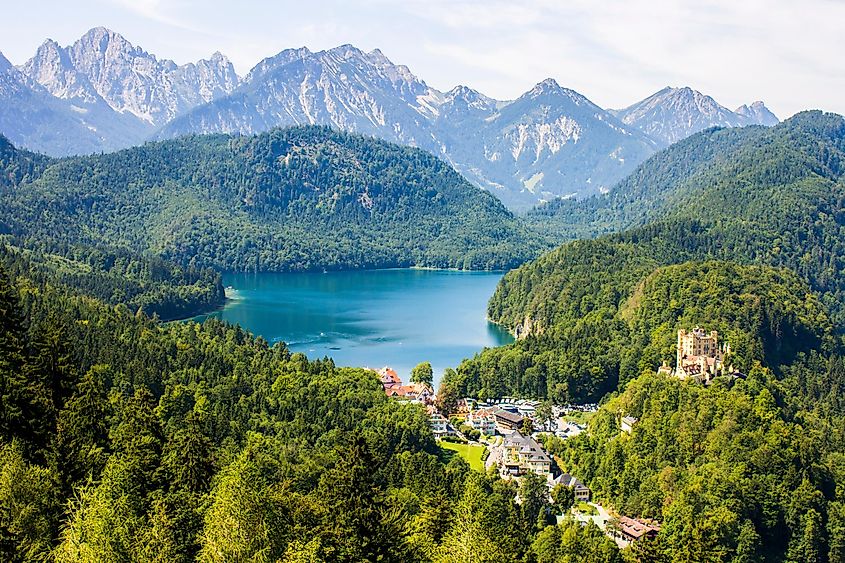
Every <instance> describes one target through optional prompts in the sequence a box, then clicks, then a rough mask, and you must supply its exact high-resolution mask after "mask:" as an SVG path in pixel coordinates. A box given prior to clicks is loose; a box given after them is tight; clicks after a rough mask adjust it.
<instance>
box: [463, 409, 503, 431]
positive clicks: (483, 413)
mask: <svg viewBox="0 0 845 563" xmlns="http://www.w3.org/2000/svg"><path fill="white" fill-rule="evenodd" d="M466 422H467V424H469V425H470V426H472V427H473V428H475V429H476V430H478V431H479V432H481V433H482V434H484V435H485V436H493V435H495V434H496V415H495V414H493V409H490V408H488V409H479V410H477V411H473V412H471V413H469V414H468V415H467V418H466Z"/></svg>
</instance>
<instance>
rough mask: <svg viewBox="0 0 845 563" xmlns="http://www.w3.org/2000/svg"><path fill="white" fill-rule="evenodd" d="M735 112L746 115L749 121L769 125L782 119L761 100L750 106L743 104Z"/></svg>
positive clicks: (775, 123)
mask: <svg viewBox="0 0 845 563" xmlns="http://www.w3.org/2000/svg"><path fill="white" fill-rule="evenodd" d="M734 113H735V114H737V115H741V116H742V117H744V118H745V119H746V120H747V121H748V122H749V123H757V124H759V125H766V126H767V127H771V126H772V125H777V124H778V123H780V120H779V119H778V118H777V116H776V115H775V114H773V113H772V112H771V111H769V108H767V107H766V104H764V103H763V102H761V101H759V100H758V101H756V102H754V103H753V104H751V105H750V106H748V105H745V104H743V105H741V106H739V107H738V108H736V110H734Z"/></svg>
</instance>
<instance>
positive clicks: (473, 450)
mask: <svg viewBox="0 0 845 563" xmlns="http://www.w3.org/2000/svg"><path fill="white" fill-rule="evenodd" d="M440 450H441V452H442V454H443V458H444V459H445V460H446V461H447V462H448V460H449V459H451V458H452V456H453V455H455V454H457V455H459V456H461V457H462V458H464V459H465V460H466V461H467V463H469V466H470V467H471V468H472V469H476V470H478V471H484V462H483V461H481V454H483V453H484V446H478V445H475V444H453V443H452V442H440Z"/></svg>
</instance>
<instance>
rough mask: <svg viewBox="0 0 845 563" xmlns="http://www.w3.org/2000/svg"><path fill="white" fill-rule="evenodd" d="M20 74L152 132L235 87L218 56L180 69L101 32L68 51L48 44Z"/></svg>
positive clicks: (115, 35)
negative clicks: (103, 106)
mask: <svg viewBox="0 0 845 563" xmlns="http://www.w3.org/2000/svg"><path fill="white" fill-rule="evenodd" d="M21 70H22V71H23V72H24V73H25V74H27V75H28V76H29V77H31V78H32V79H33V80H36V81H37V82H38V83H39V84H41V85H42V86H44V88H46V89H47V90H48V91H49V92H50V93H51V94H53V95H54V96H56V97H58V98H62V99H67V100H73V101H81V102H85V103H89V104H90V103H96V102H98V101H100V100H102V101H104V102H105V103H106V104H107V105H108V106H109V107H110V108H111V109H113V110H114V111H116V112H119V113H128V114H131V115H133V116H135V117H136V118H137V119H139V120H140V121H142V122H144V123H146V124H148V125H149V126H151V127H160V126H162V125H164V124H165V123H167V122H169V121H170V120H172V119H173V118H174V117H176V116H178V115H180V114H182V113H184V112H186V111H188V110H189V109H191V108H193V107H195V106H197V105H199V104H202V103H206V102H210V101H212V100H214V99H216V98H219V97H221V96H224V95H226V94H228V93H230V92H232V91H233V90H234V89H235V88H236V87H237V86H238V83H239V79H238V75H237V74H236V73H235V69H234V67H233V66H232V63H230V62H229V60H228V59H226V57H224V56H223V55H221V54H220V53H215V54H214V55H213V56H212V57H211V59H209V60H201V61H199V62H197V63H189V64H186V65H182V66H179V65H177V64H176V63H174V62H173V61H170V60H158V59H157V58H156V57H155V55H151V54H149V53H147V52H146V51H144V50H143V49H141V48H140V47H135V46H134V45H132V44H131V43H130V42H129V41H127V40H126V39H124V38H123V37H122V36H121V35H120V34H118V33H115V32H113V31H111V30H108V29H105V28H102V27H97V28H94V29H92V30H90V31H89V32H88V33H86V34H85V35H83V36H82V37H81V38H80V39H79V40H78V41H76V42H75V43H74V44H73V45H71V46H69V47H66V48H62V47H60V46H59V45H58V44H57V43H55V42H54V41H51V40H48V41H46V42H45V43H44V44H43V45H42V46H41V47H40V48H39V49H38V52H37V53H36V54H35V56H34V57H33V58H32V59H30V60H29V61H27V62H26V64H24V65H23V66H22V67H21Z"/></svg>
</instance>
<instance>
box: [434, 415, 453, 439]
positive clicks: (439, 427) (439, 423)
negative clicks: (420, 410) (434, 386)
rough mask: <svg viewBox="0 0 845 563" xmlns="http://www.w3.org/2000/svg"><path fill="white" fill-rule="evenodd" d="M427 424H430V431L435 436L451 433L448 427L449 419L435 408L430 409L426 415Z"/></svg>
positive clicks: (439, 436)
mask: <svg viewBox="0 0 845 563" xmlns="http://www.w3.org/2000/svg"><path fill="white" fill-rule="evenodd" d="M428 420H429V424H430V425H431V432H432V433H433V434H434V437H435V438H442V437H443V436H448V435H449V434H451V433H452V430H451V428H450V427H449V419H447V418H446V417H445V416H443V415H442V414H440V413H439V412H437V411H436V410H435V409H433V408H432V409H430V412H429V415H428Z"/></svg>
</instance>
